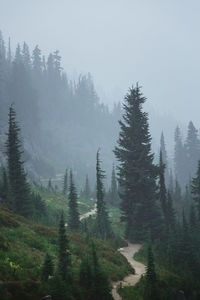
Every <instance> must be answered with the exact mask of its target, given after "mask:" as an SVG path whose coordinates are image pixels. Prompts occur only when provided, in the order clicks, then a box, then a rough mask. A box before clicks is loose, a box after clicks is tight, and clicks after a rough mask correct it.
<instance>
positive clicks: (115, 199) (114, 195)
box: [107, 165, 119, 206]
mask: <svg viewBox="0 0 200 300" xmlns="http://www.w3.org/2000/svg"><path fill="white" fill-rule="evenodd" d="M107 198H108V201H109V203H110V204H111V205H114V206H117V205H119V195H118V188H117V180H116V175H115V166H114V165H113V168H112V177H111V186H110V190H109V191H108V195H107Z"/></svg>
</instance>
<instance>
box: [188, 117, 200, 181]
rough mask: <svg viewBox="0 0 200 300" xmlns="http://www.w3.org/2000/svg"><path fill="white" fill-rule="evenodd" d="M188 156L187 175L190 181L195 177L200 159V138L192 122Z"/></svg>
mask: <svg viewBox="0 0 200 300" xmlns="http://www.w3.org/2000/svg"><path fill="white" fill-rule="evenodd" d="M185 148H186V155H187V170H186V171H187V175H188V179H189V178H191V177H193V176H194V175H195V172H196V168H197V164H198V160H199V159H200V141H199V138H198V130H197V129H196V128H195V126H194V124H193V123H192V121H190V122H189V125H188V133H187V138H186V142H185Z"/></svg>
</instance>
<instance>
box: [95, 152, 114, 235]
mask: <svg viewBox="0 0 200 300" xmlns="http://www.w3.org/2000/svg"><path fill="white" fill-rule="evenodd" d="M99 151H100V150H98V151H97V156H96V180H97V184H96V191H97V217H96V226H97V234H98V235H99V236H100V237H101V238H102V239H107V238H110V237H111V236H112V230H111V224H110V221H109V218H108V213H107V210H106V205H105V201H104V187H103V179H104V178H105V174H104V171H102V169H101V165H100V164H101V162H100V158H99Z"/></svg>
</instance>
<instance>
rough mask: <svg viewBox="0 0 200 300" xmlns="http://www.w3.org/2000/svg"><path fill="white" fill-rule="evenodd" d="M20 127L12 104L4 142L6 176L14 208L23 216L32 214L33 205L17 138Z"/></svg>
mask: <svg viewBox="0 0 200 300" xmlns="http://www.w3.org/2000/svg"><path fill="white" fill-rule="evenodd" d="M19 134H20V128H19V126H18V125H17V123H16V113H15V110H14V108H13V106H11V107H10V109H9V129H8V134H7V136H8V138H7V142H6V154H7V162H8V176H9V184H10V187H11V193H12V199H13V207H14V210H15V211H16V212H17V213H19V214H22V215H23V216H25V217H28V216H30V215H32V213H33V206H32V203H31V197H30V187H29V184H28V183H27V179H26V174H25V171H24V166H23V161H22V158H21V156H22V154H23V151H22V144H21V142H20V139H19Z"/></svg>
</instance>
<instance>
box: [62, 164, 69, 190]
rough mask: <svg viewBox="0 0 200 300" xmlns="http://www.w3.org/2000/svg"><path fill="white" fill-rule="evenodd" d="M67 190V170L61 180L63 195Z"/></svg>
mask: <svg viewBox="0 0 200 300" xmlns="http://www.w3.org/2000/svg"><path fill="white" fill-rule="evenodd" d="M67 189H68V170H67V169H66V170H65V175H64V180H63V195H67Z"/></svg>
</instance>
